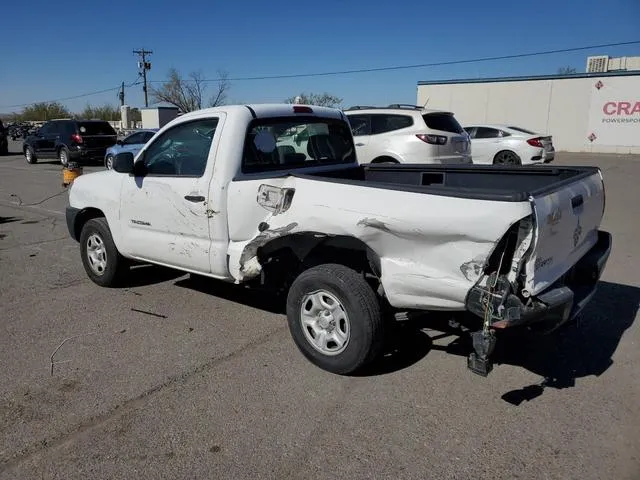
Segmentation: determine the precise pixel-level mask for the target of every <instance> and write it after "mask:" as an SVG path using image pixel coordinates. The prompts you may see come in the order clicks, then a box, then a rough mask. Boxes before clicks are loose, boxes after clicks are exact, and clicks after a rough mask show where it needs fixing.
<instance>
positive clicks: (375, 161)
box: [371, 156, 400, 163]
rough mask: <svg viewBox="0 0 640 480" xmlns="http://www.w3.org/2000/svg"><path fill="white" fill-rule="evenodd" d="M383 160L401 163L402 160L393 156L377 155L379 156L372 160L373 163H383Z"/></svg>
mask: <svg viewBox="0 0 640 480" xmlns="http://www.w3.org/2000/svg"><path fill="white" fill-rule="evenodd" d="M383 162H386V163H400V162H398V160H396V159H395V158H393V157H385V156H383V157H377V158H374V159H373V160H371V163H383Z"/></svg>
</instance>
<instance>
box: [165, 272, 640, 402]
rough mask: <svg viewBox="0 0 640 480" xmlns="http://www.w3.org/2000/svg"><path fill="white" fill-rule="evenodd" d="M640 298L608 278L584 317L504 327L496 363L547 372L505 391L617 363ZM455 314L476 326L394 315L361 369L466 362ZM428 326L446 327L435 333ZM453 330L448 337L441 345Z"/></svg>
mask: <svg viewBox="0 0 640 480" xmlns="http://www.w3.org/2000/svg"><path fill="white" fill-rule="evenodd" d="M175 285H177V286H179V287H183V288H188V289H191V290H196V291H199V292H201V293H205V294H208V295H214V296H216V297H220V298H224V299H226V300H229V301H232V302H235V303H238V304H242V305H247V306H250V307H253V308H258V309H261V310H265V311H268V312H271V313H276V314H280V315H284V314H285V313H286V307H285V298H284V297H283V296H276V295H274V294H273V293H271V292H268V291H263V290H259V289H256V288H249V287H245V286H240V285H234V284H229V283H225V282H222V281H217V280H212V279H209V278H204V277H198V276H190V277H187V278H185V279H180V280H178V281H177V282H176V283H175ZM639 302H640V288H636V287H632V286H628V285H620V284H616V283H609V282H600V284H599V287H598V290H597V292H596V294H595V295H594V297H593V299H592V300H591V302H590V304H589V305H588V306H587V308H586V309H585V311H584V312H583V314H582V315H581V316H580V319H579V320H578V321H575V322H572V323H569V324H567V325H565V326H563V327H561V328H560V329H558V330H556V331H554V332H552V333H550V334H546V335H545V334H540V333H535V332H533V331H529V330H527V329H524V328H522V329H513V330H511V331H500V332H498V342H497V344H496V349H495V351H494V355H493V358H494V361H495V364H496V368H499V365H500V364H508V365H514V366H518V367H523V368H526V369H527V370H529V371H531V372H533V373H535V374H537V375H540V376H541V377H543V380H542V381H541V382H539V383H537V384H534V385H528V386H525V387H523V388H521V389H518V390H514V391H511V392H507V393H505V394H504V395H503V396H502V398H503V400H505V401H507V402H509V403H511V404H514V405H519V404H521V403H523V402H525V401H528V400H532V399H533V398H536V397H537V396H539V395H541V394H542V393H543V391H544V389H545V388H558V389H559V388H569V387H573V386H574V385H575V381H576V379H577V378H582V377H587V376H591V375H595V376H599V375H601V374H602V373H604V372H605V371H606V370H607V369H608V368H609V367H610V366H611V365H612V364H613V360H612V357H613V354H614V353H615V351H616V349H617V347H618V343H619V342H620V339H621V338H622V335H623V334H624V332H625V331H626V330H627V329H628V328H629V327H630V326H631V325H632V324H633V322H634V320H635V316H636V314H637V312H638V304H639ZM452 319H453V320H460V323H461V324H463V325H465V324H466V325H469V323H468V322H467V321H465V319H454V318H453V317H452V316H451V315H450V314H438V313H430V314H422V313H418V314H412V315H409V316H408V317H407V319H406V320H404V321H402V322H397V323H395V322H392V325H391V326H390V327H389V330H388V332H387V338H386V346H385V351H384V354H383V355H382V356H381V357H380V358H379V359H378V360H377V361H376V362H375V363H374V364H372V365H371V366H370V367H369V368H367V369H366V370H364V371H361V372H359V373H358V374H357V375H358V376H375V375H383V374H388V373H392V372H395V371H398V370H402V369H404V368H407V367H409V366H411V365H413V364H415V363H417V362H419V361H420V360H422V359H423V358H424V357H425V356H426V355H427V354H428V353H429V352H430V351H431V350H439V351H443V352H446V353H449V354H451V355H456V356H460V357H463V358H464V359H465V360H464V361H465V362H466V357H467V356H468V354H469V353H470V352H471V351H472V349H471V342H470V339H469V336H468V335H466V334H465V332H464V331H463V329H462V328H464V327H462V328H461V327H460V326H459V325H456V324H453V325H452V324H451V323H450V322H451V320H452ZM471 322H472V323H474V326H472V327H470V328H471V329H472V330H476V329H479V328H480V323H479V321H477V319H475V318H473V319H471ZM427 329H429V330H430V331H431V330H435V331H436V332H438V333H435V332H434V333H432V334H431V335H429V334H427V332H426V331H425V330H427ZM430 333H431V332H430ZM449 337H451V341H450V342H449V343H448V344H445V345H442V342H439V344H438V345H435V344H434V342H435V341H439V340H444V339H447V338H449ZM469 375H473V374H472V373H471V372H469Z"/></svg>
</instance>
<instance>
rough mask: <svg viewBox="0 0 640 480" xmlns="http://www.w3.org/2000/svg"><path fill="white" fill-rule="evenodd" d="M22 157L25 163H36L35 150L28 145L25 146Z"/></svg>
mask: <svg viewBox="0 0 640 480" xmlns="http://www.w3.org/2000/svg"><path fill="white" fill-rule="evenodd" d="M24 158H25V160H26V161H27V163H29V164H31V165H33V164H34V163H38V157H37V156H36V152H34V151H33V148H31V147H30V146H26V147H25V149H24Z"/></svg>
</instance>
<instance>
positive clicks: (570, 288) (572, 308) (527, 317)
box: [466, 231, 612, 376]
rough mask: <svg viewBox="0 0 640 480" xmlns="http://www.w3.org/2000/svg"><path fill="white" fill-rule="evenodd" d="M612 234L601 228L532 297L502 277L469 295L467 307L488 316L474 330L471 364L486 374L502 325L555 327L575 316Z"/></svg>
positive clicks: (589, 292) (599, 273)
mask: <svg viewBox="0 0 640 480" xmlns="http://www.w3.org/2000/svg"><path fill="white" fill-rule="evenodd" d="M611 248H612V237H611V234H610V233H608V232H604V231H598V240H597V242H596V244H595V245H594V246H593V247H592V248H591V249H590V250H589V251H588V252H587V253H586V254H585V255H584V256H583V257H582V258H581V259H580V260H579V261H578V262H576V263H575V265H574V266H573V267H572V268H571V269H570V270H569V271H567V272H566V273H565V274H564V275H563V276H562V277H561V278H559V279H558V280H557V281H556V282H555V283H554V284H552V285H551V286H550V287H549V288H547V289H546V290H544V291H543V292H542V293H540V294H538V295H536V296H532V297H529V298H523V297H522V296H521V295H516V294H515V293H511V288H510V285H509V283H508V282H504V281H503V280H501V279H499V280H498V281H497V282H495V284H494V286H495V287H496V288H494V289H492V290H491V291H488V290H487V287H486V286H479V285H476V286H475V287H473V288H472V289H471V291H470V292H469V295H468V296H467V300H466V306H467V309H468V310H469V311H470V312H472V313H474V314H475V315H478V316H479V317H481V318H484V321H485V323H484V328H483V330H480V331H478V332H474V333H473V334H472V340H473V347H474V353H472V354H471V355H470V356H469V359H468V362H467V366H468V367H469V368H470V369H471V370H472V371H473V372H474V373H477V374H479V375H483V376H486V375H488V373H489V372H490V371H491V369H492V362H491V360H490V358H489V356H490V355H491V352H492V351H493V348H494V346H495V341H496V338H495V335H494V332H495V331H496V330H498V329H505V328H512V327H519V326H531V325H540V324H545V325H548V326H550V329H552V330H553V329H555V328H557V327H559V326H561V325H562V324H564V323H566V322H567V321H570V320H572V319H573V318H575V317H576V316H577V315H578V314H580V312H581V311H582V310H583V309H584V308H585V306H586V305H587V304H588V303H589V301H590V300H591V298H592V297H593V295H594V294H595V292H596V289H597V285H598V282H599V280H600V277H601V276H602V273H603V271H604V268H605V266H606V264H607V261H608V260H609V256H610V254H611Z"/></svg>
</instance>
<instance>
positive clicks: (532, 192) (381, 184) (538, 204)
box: [229, 165, 611, 375]
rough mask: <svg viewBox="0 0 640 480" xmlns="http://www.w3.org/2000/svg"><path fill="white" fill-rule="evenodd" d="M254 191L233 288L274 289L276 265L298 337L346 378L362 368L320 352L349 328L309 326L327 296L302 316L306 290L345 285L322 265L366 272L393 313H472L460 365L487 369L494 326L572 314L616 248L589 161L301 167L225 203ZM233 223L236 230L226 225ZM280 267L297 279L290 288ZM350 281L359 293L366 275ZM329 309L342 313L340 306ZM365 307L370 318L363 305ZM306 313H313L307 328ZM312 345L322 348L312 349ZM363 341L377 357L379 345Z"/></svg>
mask: <svg viewBox="0 0 640 480" xmlns="http://www.w3.org/2000/svg"><path fill="white" fill-rule="evenodd" d="M543 168H544V167H543ZM254 192H257V204H258V205H259V206H261V207H262V209H263V212H264V217H263V218H261V221H260V223H259V225H258V230H257V231H256V235H255V236H254V237H253V238H251V239H250V240H248V241H238V242H235V241H234V235H233V233H232V238H231V243H230V248H229V252H230V261H229V265H230V267H231V272H232V274H233V276H234V278H236V280H237V281H241V282H244V281H247V280H250V279H251V278H255V277H257V276H261V278H262V280H263V281H269V276H270V275H273V272H274V269H273V265H277V268H276V269H275V270H276V272H278V274H279V275H280V276H278V275H276V277H278V281H277V282H272V283H280V284H286V285H287V287H286V288H288V289H289V292H290V295H289V312H288V315H289V319H290V326H291V330H292V333H293V335H294V338H295V339H296V343H297V344H298V346H299V347H300V349H301V350H302V351H303V352H304V353H305V355H307V356H308V357H309V358H310V359H311V360H312V361H314V362H315V363H317V364H319V365H320V366H322V367H323V368H325V369H328V370H330V371H336V372H341V373H345V372H349V371H352V369H355V368H359V367H360V366H361V364H357V362H355V363H351V364H347V363H346V362H343V361H342V359H341V357H340V355H339V354H336V355H335V356H332V357H329V356H328V355H327V353H332V352H331V348H330V347H334V349H337V348H338V347H340V346H341V345H342V343H341V342H339V341H335V339H334V337H335V338H341V337H339V335H342V336H343V337H347V336H348V335H349V332H348V331H346V330H345V331H342V332H338V333H336V328H337V327H336V326H335V325H334V324H333V323H331V322H329V323H328V324H327V325H326V326H324V324H323V323H319V320H317V318H316V317H317V316H318V315H323V314H325V315H332V310H331V309H330V308H328V306H330V305H331V303H330V302H329V303H328V304H326V305H323V304H320V305H319V306H314V305H313V303H309V304H308V307H309V309H310V312H305V304H304V302H305V301H308V299H309V298H312V297H311V296H310V295H311V293H312V292H309V291H308V290H309V289H312V290H313V291H316V292H320V294H322V292H325V293H329V292H336V291H339V290H338V289H339V288H340V287H339V286H336V285H331V284H330V283H326V282H329V281H330V280H331V279H332V277H333V278H339V275H338V274H337V271H341V270H342V267H335V266H331V267H327V264H339V265H341V266H347V267H348V268H349V269H350V270H353V271H355V272H358V273H359V274H360V275H361V276H363V277H362V278H365V277H366V276H367V275H369V276H370V277H372V278H373V279H374V280H373V281H368V282H366V283H367V284H368V285H370V286H371V287H372V288H373V289H374V290H375V292H376V294H377V296H378V297H379V298H382V299H384V301H385V302H387V303H388V304H389V305H390V306H391V307H392V308H394V309H398V310H405V311H412V310H421V311H452V312H455V311H468V312H471V313H472V314H474V315H475V316H476V317H477V318H478V319H479V320H480V321H481V323H480V325H481V327H480V328H479V329H478V331H476V332H474V333H472V339H473V345H474V352H473V353H472V354H471V355H470V356H469V359H468V366H469V368H470V369H471V370H472V371H474V372H475V373H478V374H481V375H487V374H488V373H489V372H490V371H491V369H492V363H491V359H490V355H491V352H492V351H493V348H494V346H495V342H496V336H495V332H496V330H499V329H505V328H510V327H516V326H523V325H531V324H539V325H540V326H544V327H545V328H548V327H551V328H553V327H557V326H559V325H561V324H563V323H564V322H566V321H568V320H570V319H572V318H574V317H575V316H576V315H577V314H578V313H579V312H580V311H581V310H582V308H584V306H585V305H586V303H587V302H588V301H589V300H590V298H591V296H592V295H593V293H594V292H595V288H596V285H597V282H598V280H599V278H600V276H601V274H602V271H603V269H604V266H605V264H606V262H607V259H608V257H609V253H610V250H611V236H610V234H609V233H607V232H603V231H601V230H599V225H600V222H601V219H602V216H603V214H604V207H605V192H604V183H603V178H602V174H601V172H600V170H599V169H597V168H591V167H581V168H559V167H554V168H547V169H541V168H532V169H523V168H520V169H519V170H516V169H508V168H506V169H497V168H495V167H480V168H478V167H476V166H473V167H464V166H463V167H455V166H448V167H441V166H436V167H431V166H429V167H426V166H410V165H402V166H395V165H393V166H382V165H381V166H378V165H375V166H374V165H371V166H367V167H364V168H358V169H344V170H333V171H324V172H317V173H313V174H305V173H304V172H300V173H298V174H296V173H293V174H291V175H287V176H285V177H281V178H272V179H268V180H267V179H246V180H243V179H236V181H234V182H233V184H232V186H231V190H230V192H229V194H230V206H231V207H232V208H233V207H234V200H233V198H236V199H243V198H244V199H246V198H247V197H251V196H253V195H252V194H254ZM230 225H231V232H233V220H232V221H231V223H230ZM320 265H322V268H321V269H320V270H319V271H320V274H321V275H320V276H319V277H314V278H315V280H316V281H317V283H316V284H315V285H314V286H313V287H311V286H308V285H307V284H304V285H306V286H305V288H306V293H305V294H300V295H298V296H296V293H297V291H298V290H297V288H296V285H297V282H298V279H299V278H302V279H303V280H304V279H305V278H306V277H305V276H302V277H299V274H300V273H301V272H304V271H305V270H308V269H314V268H318V266H320ZM233 266H237V268H236V269H234V268H233ZM297 268H300V271H299V270H297ZM327 268H329V270H327ZM332 268H337V269H338V270H337V271H336V272H332V271H331V269H332ZM282 272H287V273H290V274H291V276H290V278H289V280H290V281H291V282H292V284H291V285H290V284H289V283H287V279H286V278H283V277H282V276H281V275H282ZM327 272H330V273H327ZM350 281H351V282H355V283H361V285H360V286H361V287H362V288H363V289H366V287H365V281H364V280H362V279H356V278H352V279H351V280H350ZM360 286H359V287H358V288H360ZM342 288H343V289H344V291H342V292H341V293H340V295H342V296H343V298H344V296H351V295H352V294H353V292H349V288H350V287H349V285H346V284H345V285H343V286H342ZM356 291H357V289H356ZM291 292H293V295H292V294H291ZM332 295H334V297H333V300H334V301H335V303H336V305H342V304H341V301H340V300H339V299H338V296H336V294H332ZM336 308H339V309H340V308H341V309H343V310H344V315H348V313H347V311H346V309H345V307H344V306H343V305H342V306H338V307H336ZM359 309H360V313H362V311H364V312H367V311H370V309H369V308H368V307H366V306H365V305H361V306H360V307H359ZM341 311H342V310H341ZM322 312H325V313H322ZM307 313H313V315H312V317H313V318H308V319H306V320H305V317H304V316H305V314H307ZM341 315H342V313H341ZM377 315H378V313H375V314H374V315H373V318H374V319H375V318H376V316H377ZM328 318H331V319H333V317H328ZM305 321H308V323H309V324H308V325H307V324H305ZM363 321H364V322H369V321H370V319H368V320H363ZM350 323H351V325H352V324H353V322H350ZM382 329H383V327H382V326H378V327H377V328H372V330H373V331H382ZM296 334H297V335H296ZM327 338H329V339H330V340H329V343H331V342H332V343H331V345H329V346H327V345H326V344H327V342H328V341H327ZM331 339H334V340H333V341H332V340H331ZM366 339H367V336H366V335H365V336H364V337H361V338H359V339H358V340H360V341H366ZM313 342H317V343H319V344H320V345H319V346H318V345H312V346H311V348H310V347H309V343H313ZM369 342H370V347H371V348H372V349H374V348H375V346H376V345H377V344H376V341H375V339H371V340H369ZM314 348H315V350H314ZM317 350H320V354H318V353H317ZM359 358H361V359H366V358H368V357H367V355H364V354H363V355H361V356H360V357H359ZM363 362H364V360H363Z"/></svg>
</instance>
